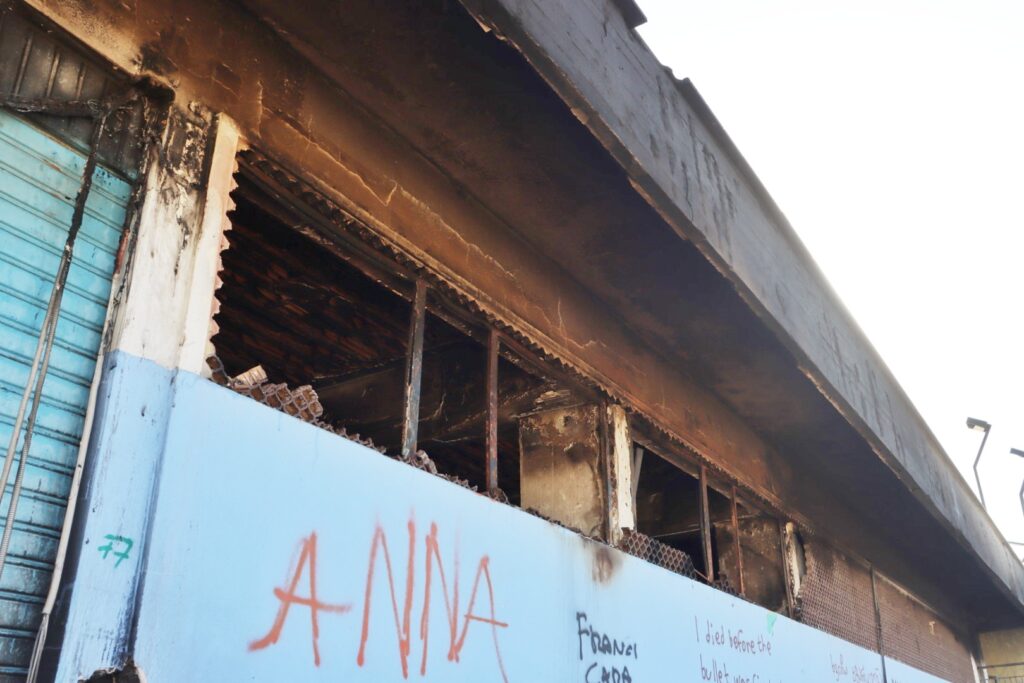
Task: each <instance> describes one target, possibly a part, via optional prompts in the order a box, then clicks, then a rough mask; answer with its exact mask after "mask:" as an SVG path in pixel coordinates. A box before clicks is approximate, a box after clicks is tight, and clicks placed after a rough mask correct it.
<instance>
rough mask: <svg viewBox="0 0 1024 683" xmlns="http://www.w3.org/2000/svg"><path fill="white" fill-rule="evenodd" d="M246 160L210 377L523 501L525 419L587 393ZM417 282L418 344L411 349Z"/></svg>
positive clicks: (392, 452)
mask: <svg viewBox="0 0 1024 683" xmlns="http://www.w3.org/2000/svg"><path fill="white" fill-rule="evenodd" d="M242 159H243V161H242V164H241V166H242V169H243V170H242V172H240V173H239V174H238V175H237V178H236V179H237V182H238V187H237V189H236V190H235V192H234V193H233V194H232V197H233V199H234V201H235V208H234V209H233V210H232V211H231V212H230V214H229V218H230V220H231V224H232V228H231V231H230V232H229V233H227V235H226V237H227V241H228V243H229V245H230V246H229V247H228V248H227V249H225V250H224V251H223V252H222V255H221V258H222V264H223V268H222V271H221V273H220V277H221V281H222V286H221V287H220V289H219V290H218V292H217V300H218V311H217V313H216V314H215V318H214V320H215V323H216V328H215V334H214V336H213V339H212V342H213V345H214V346H215V348H216V354H215V356H213V357H212V358H211V361H210V363H211V369H212V374H213V379H214V380H215V381H217V382H219V383H221V384H225V385H228V386H230V387H231V388H233V389H235V390H236V391H239V392H241V393H244V394H246V395H248V396H251V397H253V398H256V399H257V400H261V401H262V402H264V403H267V404H269V405H271V406H274V407H277V408H280V409H282V410H285V411H286V412H289V413H291V414H293V415H295V416H296V417H299V418H301V419H305V420H307V421H309V422H312V423H314V424H317V425H318V426H321V427H324V428H327V429H330V430H332V431H335V432H341V433H343V434H344V435H345V436H348V437H349V438H355V439H357V440H359V441H361V442H363V443H366V444H368V445H372V446H373V447H375V448H377V449H378V450H381V451H382V452H384V453H386V454H388V455H391V456H393V457H403V458H404V459H406V460H407V461H409V462H412V463H413V464H416V465H417V466H420V467H422V468H423V469H428V470H430V471H436V472H437V473H439V474H441V475H443V476H446V477H448V478H451V479H454V480H456V481H458V482H459V483H462V484H464V485H467V486H469V487H471V488H475V489H476V490H478V491H481V492H489V493H490V494H491V495H492V496H494V497H498V498H501V499H503V500H507V501H508V502H510V503H512V504H516V505H519V504H520V503H521V501H522V493H521V481H522V472H521V457H520V453H521V444H522V439H521V432H522V423H523V421H524V420H529V419H531V417H532V416H535V415H536V414H537V412H538V411H543V410H551V409H554V408H558V407H561V406H574V405H576V404H578V403H580V402H581V401H583V400H584V399H583V398H581V397H582V396H583V393H584V392H581V391H580V390H578V389H577V388H576V387H574V386H573V385H572V383H571V382H568V381H566V380H565V379H564V377H563V376H562V375H561V374H560V373H559V372H558V371H557V370H556V369H553V368H549V367H548V366H547V364H546V363H545V362H544V361H542V360H540V359H539V358H537V357H535V356H534V355H533V354H532V353H531V352H530V351H529V350H528V349H526V348H525V347H524V346H523V345H522V344H521V343H519V342H518V341H516V340H515V339H512V338H510V337H508V336H506V335H505V334H504V333H503V332H500V331H498V330H496V329H495V328H494V327H493V326H491V325H489V324H487V323H486V322H484V321H483V320H481V319H479V317H478V316H474V315H473V314H472V313H470V312H469V311H467V310H465V309H464V308H462V307H460V306H458V305H456V304H454V303H453V302H452V301H451V300H450V299H448V298H447V297H446V296H445V295H444V293H443V292H441V291H439V289H438V288H437V287H432V286H429V284H428V283H427V282H426V281H425V280H423V279H417V278H418V276H417V275H415V274H413V273H411V272H409V269H408V268H406V267H404V266H402V265H401V264H399V263H397V262H394V263H391V262H390V259H388V258H387V257H385V256H383V255H380V254H378V255H377V258H373V259H371V258H369V257H368V256H367V254H366V249H367V247H366V245H365V244H360V243H358V240H356V239H354V238H351V237H349V236H346V235H342V234H340V233H339V235H338V237H337V239H336V240H335V239H334V238H330V239H328V238H325V237H323V235H322V232H319V231H322V227H323V226H317V227H310V224H311V223H312V222H311V221H309V220H308V219H307V217H308V211H309V209H310V207H309V206H307V205H306V204H304V203H302V204H299V202H300V201H301V197H297V202H296V205H295V206H291V205H289V204H286V203H285V202H283V201H281V200H280V199H278V197H281V196H284V193H282V192H278V191H272V190H273V188H271V191H268V182H271V181H268V180H267V179H266V178H265V177H263V176H262V175H261V170H259V169H253V168H252V167H251V166H250V165H249V164H248V163H247V162H246V159H247V157H246V156H243V157H242ZM304 211H305V212H307V213H303V212H304ZM332 234H333V233H332ZM349 240H352V243H351V244H349ZM417 283H419V284H417ZM417 288H420V289H422V301H423V304H422V311H423V313H422V333H421V334H422V344H421V346H420V347H419V349H420V350H419V352H418V353H412V354H410V349H412V350H414V351H415V349H416V348H417V346H416V345H417V343H418V342H417V341H416V339H417V335H416V334H415V333H413V331H414V330H415V323H416V320H417V318H416V315H415V314H414V313H415V311H416V310H417V309H416V307H415V306H414V302H415V301H416V299H417ZM410 344H412V346H410ZM410 380H418V387H417V386H415V382H410ZM407 412H408V413H409V414H414V415H415V416H416V422H415V430H411V431H410V430H407V429H406V428H407V425H408V421H407V419H406V414H407ZM413 432H414V433H413ZM413 437H414V438H413ZM403 449H405V450H410V449H411V452H407V453H406V454H405V455H404V456H403ZM424 454H425V455H424ZM542 512H543V510H542Z"/></svg>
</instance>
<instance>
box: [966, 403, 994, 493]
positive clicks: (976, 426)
mask: <svg viewBox="0 0 1024 683" xmlns="http://www.w3.org/2000/svg"><path fill="white" fill-rule="evenodd" d="M967 428H968V429H973V430H974V431H976V432H985V436H983V437H982V438H981V447H980V448H978V457H976V458H975V459H974V479H975V481H977V482H978V497H979V498H980V499H981V507H983V508H985V509H986V510H987V509H988V506H987V505H985V494H984V493H982V490H981V476H980V475H979V474H978V462H979V461H981V452H982V451H983V450H985V442H986V441H988V433H989V431H991V429H992V425H990V424H989V423H988V422H985V421H984V420H978V419H976V418H973V417H969V418H967Z"/></svg>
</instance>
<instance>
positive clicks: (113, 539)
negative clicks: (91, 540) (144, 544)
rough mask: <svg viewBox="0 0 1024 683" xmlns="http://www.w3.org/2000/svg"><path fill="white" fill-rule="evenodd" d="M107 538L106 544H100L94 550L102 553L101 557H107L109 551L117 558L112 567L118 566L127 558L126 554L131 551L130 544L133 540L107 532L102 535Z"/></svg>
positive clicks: (132, 543)
mask: <svg viewBox="0 0 1024 683" xmlns="http://www.w3.org/2000/svg"><path fill="white" fill-rule="evenodd" d="M104 538H106V539H107V544H106V545H101V546H100V547H99V548H97V549H96V550H98V551H100V552H101V553H103V559H104V560H105V559H107V556H109V555H110V554H111V553H113V555H114V557H116V558H117V561H116V562H114V567H115V568H116V567H118V566H119V565H120V564H121V563H122V562H124V561H125V560H127V559H128V554H129V553H130V552H131V551H132V546H133V545H135V542H134V541H133V540H132V539H130V538H128V537H126V536H115V535H114V534H107V535H106V536H104Z"/></svg>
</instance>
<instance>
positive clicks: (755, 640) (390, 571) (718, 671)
mask: <svg viewBox="0 0 1024 683" xmlns="http://www.w3.org/2000/svg"><path fill="white" fill-rule="evenodd" d="M147 367H148V366H146V367H140V368H139V369H140V370H147ZM134 383H135V384H138V385H145V384H147V382H146V381H145V379H139V378H136V379H135V380H134ZM158 481H159V486H158V495H157V499H156V500H157V504H156V508H155V511H154V514H153V517H152V520H151V521H150V522H149V526H148V529H149V530H148V533H146V534H145V535H142V533H143V532H142V531H141V530H142V529H144V528H145V527H146V525H145V524H144V523H143V522H142V521H141V520H139V521H135V522H132V521H131V520H129V519H123V520H122V521H121V525H120V526H119V527H116V528H115V527H111V531H110V533H111V535H113V536H116V537H117V539H116V540H114V541H113V542H112V544H113V548H114V549H116V550H117V551H119V552H122V553H124V554H125V559H124V561H123V562H122V564H120V565H118V563H117V562H116V557H115V555H114V554H113V550H112V551H111V552H109V553H104V552H99V551H98V549H97V548H95V547H93V548H91V549H89V548H86V549H85V550H84V551H83V553H84V554H83V556H82V560H81V562H82V567H83V568H85V567H87V568H88V571H89V575H90V576H91V577H92V578H91V580H92V581H94V582H95V585H96V586H108V587H116V586H118V585H120V584H122V583H124V582H125V581H127V580H128V579H127V578H126V574H127V573H128V572H131V571H132V568H133V567H141V569H142V571H143V583H142V584H141V589H140V590H141V597H140V600H139V605H140V607H139V614H138V624H137V631H136V640H135V642H134V652H133V657H134V660H135V662H136V663H137V664H138V666H139V667H140V668H141V669H142V670H143V672H144V674H145V676H146V679H147V680H148V681H150V683H164V682H171V681H175V682H176V681H186V680H187V681H229V680H230V681H243V680H244V681H354V682H358V681H366V682H370V681H373V682H375V683H377V682H385V681H404V680H408V679H415V680H425V681H446V682H452V681H473V682H474V683H484V682H486V681H498V682H501V681H520V682H529V683H535V682H537V681H583V682H596V681H602V680H610V681H619V682H620V683H622V682H623V681H627V680H629V681H687V682H693V681H715V682H716V683H754V682H756V683H782V682H785V683H799V682H805V683H824V682H826V681H835V682H836V683H847V682H848V683H875V682H878V683H880V682H881V681H882V660H881V657H880V656H879V655H877V654H875V653H872V652H870V651H867V650H864V649H862V648H859V647H857V646H855V645H852V644H850V643H848V642H845V641H843V640H840V639H837V638H834V637H832V636H829V635H827V634H825V633H824V632H822V631H818V630H816V629H813V628H811V627H808V626H805V625H802V624H799V623H797V622H794V621H792V620H790V619H787V618H785V617H781V616H779V615H777V614H774V613H772V612H769V611H767V610H764V609H762V608H760V607H758V606H755V605H752V604H750V603H747V602H744V601H743V600H740V599H737V598H734V597H732V596H729V595H727V594H725V593H722V592H719V591H716V590H714V589H712V588H709V587H707V586H705V585H703V584H700V583H697V582H694V581H691V580H689V579H685V578H683V577H680V576H678V575H675V574H672V573H670V572H667V571H665V570H662V569H660V568H658V567H655V566H653V565H650V564H648V563H646V562H643V561H641V560H638V559H636V558H634V557H631V556H628V555H625V554H623V553H620V552H618V551H616V550H612V549H610V548H608V547H606V546H604V545H602V544H599V543H595V542H592V541H589V540H586V539H584V538H582V537H580V536H578V535H577V534H574V533H572V532H570V531H568V530H565V529H563V528H561V527H558V526H555V525H553V524H550V523H548V522H546V521H543V520H541V519H539V518H536V517H533V516H531V515H528V514H526V513H524V512H522V511H521V510H518V509H515V508H513V507H510V506H507V505H502V504H499V503H496V502H494V501H492V500H490V499H489V498H486V497H484V496H481V495H478V494H476V493H473V492H471V491H469V490H467V489H464V488H461V487H458V486H455V485H454V484H451V483H449V482H447V481H444V480H442V479H440V478H438V477H433V476H431V475H429V474H426V473H424V472H421V471H418V470H416V469H414V468H411V467H408V466H406V465H403V464H400V463H397V462H395V461H393V460H391V459H389V458H386V457H385V456H382V455H381V454H379V453H376V452H374V451H372V450H369V449H367V448H365V447H362V446H360V445H358V444H355V443H353V442H351V441H348V440H346V439H343V438H341V437H338V436H335V435H331V434H328V433H326V432H324V431H322V430H319V429H316V428H314V427H312V426H310V425H307V424H305V423H302V422H300V421H298V420H296V419H294V418H291V417H288V416H286V415H284V414H282V413H280V412H277V411H274V410H271V409H269V408H267V407H265V406H262V405H259V404H257V403H256V402H254V401H251V400H249V399H246V398H243V397H241V396H238V395H236V394H234V393H232V392H230V391H228V390H226V389H224V388H221V387H218V386H215V385H214V384H212V383H210V382H207V381H204V380H202V379H200V378H198V377H195V376H192V375H187V374H184V373H179V374H178V375H177V378H176V379H175V382H174V396H173V409H172V410H171V413H170V423H169V425H168V426H167V432H166V440H165V446H164V453H163V456H162V465H161V468H160V476H159V480H158ZM314 538H315V541H314ZM434 542H436V546H434V545H433V543H434ZM375 545H376V553H375V552H374V548H375ZM433 547H436V548H437V551H436V552H431V548H433ZM314 551H315V557H314ZM140 562H141V563H142V564H141V565H140V564H139V563H140ZM314 568H315V593H314V586H313V581H314V579H313V570H314ZM126 570H127V571H126ZM428 590H429V597H428ZM456 592H457V595H458V598H457V600H458V603H457V604H456V597H455V596H456ZM103 599H104V598H103V597H102V596H97V597H96V598H94V600H95V601H96V606H97V607H100V606H101V604H102V601H103ZM313 604H315V605H316V606H317V607H318V608H317V610H316V611H315V613H314V610H313V609H312V608H311V605H313ZM606 637H607V640H606ZM79 665H82V666H83V667H84V669H88V671H85V670H80V671H75V670H73V669H72V668H70V667H69V668H66V669H65V671H64V674H65V678H64V679H65V680H73V679H72V678H71V676H73V675H76V674H82V673H89V672H91V670H92V669H91V668H89V667H88V666H85V665H84V663H82V662H79ZM896 668H898V669H899V671H898V673H899V680H900V681H901V682H902V683H934V682H935V681H937V680H938V679H935V678H934V677H931V676H928V675H926V674H922V673H920V672H917V671H915V670H913V669H910V668H909V667H898V666H897V667H896ZM627 670H628V677H627ZM605 671H607V672H608V678H603V672H605Z"/></svg>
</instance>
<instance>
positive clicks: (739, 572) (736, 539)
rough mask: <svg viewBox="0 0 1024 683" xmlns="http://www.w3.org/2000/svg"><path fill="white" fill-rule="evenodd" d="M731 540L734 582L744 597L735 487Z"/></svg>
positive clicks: (734, 491) (744, 588)
mask: <svg viewBox="0 0 1024 683" xmlns="http://www.w3.org/2000/svg"><path fill="white" fill-rule="evenodd" d="M732 539H733V546H734V548H735V552H736V574H737V576H736V580H737V582H738V584H737V588H739V591H740V595H742V596H744V597H746V595H747V590H746V585H745V584H744V583H743V548H742V547H741V546H740V515H739V510H738V506H737V504H736V487H735V486H733V487H732Z"/></svg>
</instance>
